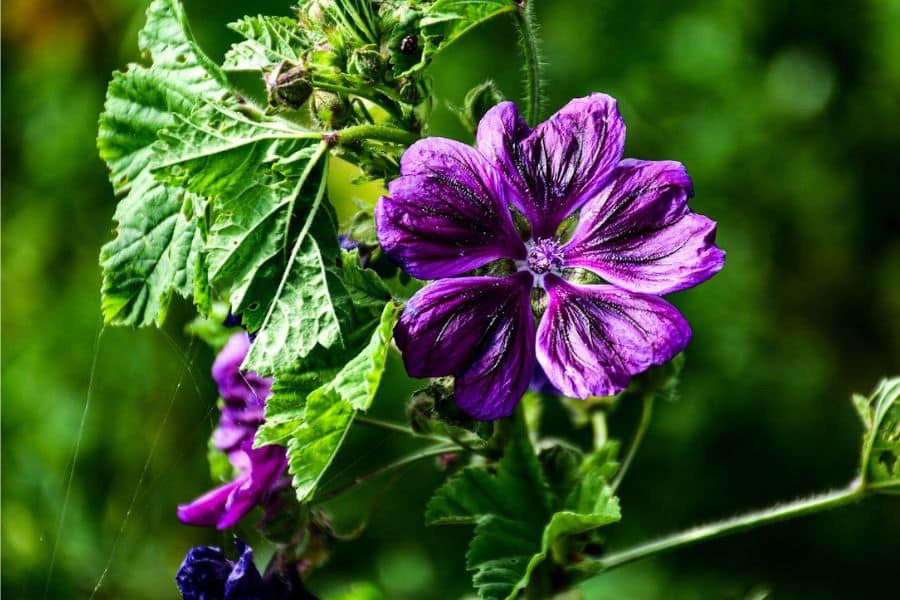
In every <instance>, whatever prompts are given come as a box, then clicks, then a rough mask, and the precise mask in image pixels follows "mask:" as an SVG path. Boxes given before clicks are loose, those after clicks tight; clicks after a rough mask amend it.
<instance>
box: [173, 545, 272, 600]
mask: <svg viewBox="0 0 900 600" xmlns="http://www.w3.org/2000/svg"><path fill="white" fill-rule="evenodd" d="M234 545H235V547H236V548H237V551H238V554H239V557H238V559H237V561H231V560H228V559H227V558H225V554H224V553H223V552H222V550H220V549H219V548H216V547H215V546H196V547H194V548H191V549H190V550H188V553H187V555H186V556H185V557H184V562H182V563H181V568H179V569H178V573H177V574H176V575H175V583H176V584H178V589H179V591H180V592H181V597H182V598H184V600H254V599H259V600H262V598H264V597H266V590H265V584H264V583H263V578H262V576H261V575H260V574H259V571H258V570H257V568H256V565H255V564H254V563H253V550H252V549H251V548H250V546H249V545H247V544H245V543H244V542H242V541H241V540H239V539H238V538H234Z"/></svg>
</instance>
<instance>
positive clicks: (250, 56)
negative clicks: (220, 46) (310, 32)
mask: <svg viewBox="0 0 900 600" xmlns="http://www.w3.org/2000/svg"><path fill="white" fill-rule="evenodd" d="M228 27H229V28H231V29H232V30H234V31H236V32H237V33H239V34H241V35H242V36H244V37H245V38H246V39H245V40H244V41H242V42H238V43H237V44H234V45H233V46H232V47H231V49H230V50H229V51H228V52H227V53H226V54H225V62H224V64H223V65H222V67H223V68H224V69H225V70H226V71H259V70H262V69H265V68H266V67H269V66H271V65H273V64H276V63H279V62H282V61H289V62H292V63H301V62H302V59H303V53H304V52H305V51H306V50H308V49H309V48H310V46H311V42H310V40H309V37H308V36H307V35H306V33H305V32H304V31H303V29H301V28H300V24H299V22H298V21H297V19H292V18H290V17H273V16H264V15H259V16H256V17H244V18H243V19H241V20H239V21H236V22H234V23H231V24H230V25H228Z"/></svg>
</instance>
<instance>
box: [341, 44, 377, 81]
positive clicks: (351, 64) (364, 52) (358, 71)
mask: <svg viewBox="0 0 900 600" xmlns="http://www.w3.org/2000/svg"><path fill="white" fill-rule="evenodd" d="M384 64H385V62H384V58H383V57H382V56H381V53H380V52H379V51H378V49H377V48H376V47H375V46H373V45H368V46H362V47H361V48H357V49H356V50H354V51H353V53H352V54H351V55H350V59H349V60H348V61H347V70H348V71H349V72H350V73H353V74H354V75H359V76H360V77H362V78H363V79H365V80H367V81H377V80H379V79H381V76H382V74H383V71H384Z"/></svg>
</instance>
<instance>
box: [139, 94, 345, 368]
mask: <svg viewBox="0 0 900 600" xmlns="http://www.w3.org/2000/svg"><path fill="white" fill-rule="evenodd" d="M326 150H327V144H326V143H325V142H323V141H322V140H321V135H320V134H317V133H313V132H310V131H309V130H306V129H304V128H301V127H299V126H296V125H292V124H290V123H289V122H287V121H284V120H281V119H278V118H274V117H267V116H265V115H261V114H258V113H255V112H253V111H247V110H245V109H244V108H243V107H241V106H240V105H238V106H233V107H223V106H218V105H208V106H205V107H203V108H201V109H200V110H198V111H197V112H196V113H194V114H193V115H191V117H190V118H180V119H179V122H178V124H177V125H176V126H175V127H172V128H169V129H167V130H166V131H165V132H164V133H163V134H162V136H161V142H160V144H159V145H158V146H157V159H156V160H157V165H158V166H157V168H156V173H157V175H158V176H159V177H161V178H162V179H163V180H164V181H166V182H167V183H169V184H172V185H179V186H182V187H184V188H186V189H188V190H190V191H192V192H194V193H197V194H201V195H203V196H206V197H208V198H209V199H210V215H211V218H212V221H213V222H212V226H211V228H210V233H209V241H208V244H207V251H208V261H209V277H210V282H211V285H212V286H213V288H214V289H215V290H216V291H217V292H218V293H219V294H221V295H222V296H224V297H226V298H227V299H228V301H229V303H230V305H231V308H232V311H234V312H235V313H240V314H241V315H242V318H243V323H244V325H246V326H247V328H248V329H249V330H250V331H258V335H257V338H256V340H255V341H254V343H253V346H252V348H251V350H250V353H249V354H248V356H247V359H246V361H245V367H246V368H248V369H252V370H254V371H257V372H260V373H264V374H274V373H276V372H280V371H286V370H290V369H292V368H293V367H294V366H295V365H296V364H297V362H298V361H299V360H300V359H302V358H303V357H305V356H307V355H308V354H309V353H310V352H312V351H313V349H314V348H316V346H322V347H324V348H330V347H332V346H343V345H345V343H346V341H347V339H346V338H347V336H348V335H350V334H351V333H352V330H351V329H350V328H349V324H348V323H346V322H345V321H346V320H347V317H348V316H349V315H347V314H346V313H347V312H348V311H349V310H350V306H351V301H350V298H349V296H348V293H347V291H346V288H345V287H344V285H343V282H342V281H341V273H340V272H339V264H338V263H339V256H340V255H339V252H340V249H339V247H338V241H337V231H336V224H335V218H334V214H333V211H332V210H331V207H330V205H329V204H328V201H327V200H326V199H325V182H326V167H327V157H326ZM345 327H346V328H347V329H344V328H345Z"/></svg>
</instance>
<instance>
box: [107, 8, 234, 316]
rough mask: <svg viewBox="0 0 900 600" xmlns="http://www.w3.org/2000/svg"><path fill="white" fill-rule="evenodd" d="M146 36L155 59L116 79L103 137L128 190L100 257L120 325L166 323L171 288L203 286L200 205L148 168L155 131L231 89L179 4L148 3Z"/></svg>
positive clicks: (111, 311) (114, 176) (119, 181)
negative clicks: (193, 33)
mask: <svg viewBox="0 0 900 600" xmlns="http://www.w3.org/2000/svg"><path fill="white" fill-rule="evenodd" d="M139 42H140V47H141V49H142V50H143V51H144V52H145V53H147V54H148V55H149V57H150V60H151V64H150V66H147V67H145V66H141V65H137V64H132V65H129V67H128V69H127V70H126V71H125V72H123V73H116V74H115V75H114V76H113V80H112V82H111V83H110V85H109V89H108V90H107V96H106V103H105V105H104V112H103V114H102V115H101V116H100V122H99V132H98V136H97V147H98V149H99V152H100V156H101V158H102V159H103V160H104V161H106V164H107V165H108V167H109V169H110V181H111V182H112V184H113V189H114V190H115V191H116V193H117V194H120V195H122V196H123V198H122V200H121V201H120V203H119V206H118V207H117V209H116V214H115V217H114V218H115V220H116V222H117V223H118V228H117V235H116V237H115V239H113V240H112V241H111V242H109V243H107V244H106V245H105V246H104V247H103V249H102V250H101V253H100V264H101V266H102V268H103V284H102V309H103V315H104V319H105V320H106V322H107V323H113V324H117V325H149V324H151V323H162V321H163V320H164V319H165V314H166V309H167V307H168V304H169V301H170V299H171V297H172V294H173V293H175V292H177V293H179V294H181V295H183V296H190V295H191V294H192V293H193V292H194V291H195V289H200V290H201V291H202V280H203V279H204V278H205V276H206V274H205V267H204V264H203V261H202V260H201V258H200V254H201V253H202V252H201V251H202V246H203V242H204V239H203V237H204V234H205V226H204V225H203V224H202V223H201V221H202V219H203V216H202V212H201V211H195V210H193V209H192V208H191V207H192V206H194V205H198V204H202V202H201V200H200V199H199V198H197V197H195V196H193V195H191V194H186V193H185V192H184V190H182V189H179V188H177V187H172V186H168V185H163V184H160V183H159V182H157V181H155V180H154V179H153V177H152V176H151V175H150V174H149V172H148V169H149V168H150V166H151V164H152V160H153V149H152V146H153V144H154V143H155V142H156V139H157V134H158V132H159V131H161V130H162V129H163V128H164V127H167V126H169V125H171V124H172V123H174V119H175V115H176V114H187V113H188V112H190V110H191V109H192V108H193V106H194V105H195V104H196V103H197V102H198V101H200V100H201V99H212V98H217V97H221V96H222V95H224V94H225V93H226V89H225V87H224V82H225V79H224V75H223V74H222V72H221V71H220V70H219V69H218V67H216V66H215V65H214V63H212V61H210V60H209V59H208V58H207V57H206V56H205V55H204V54H203V53H202V52H201V51H200V49H199V48H198V46H197V44H196V43H195V42H194V40H193V37H192V36H191V33H190V30H189V29H188V27H187V24H186V21H185V15H184V10H183V8H182V6H181V4H180V3H179V2H177V0H155V1H154V2H153V3H151V5H150V7H149V8H148V10H147V23H146V25H145V26H144V28H143V29H142V30H141V32H140V35H139ZM186 207H187V210H186ZM195 278H196V279H197V280H198V281H200V283H199V284H195V283H194V279H195Z"/></svg>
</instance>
